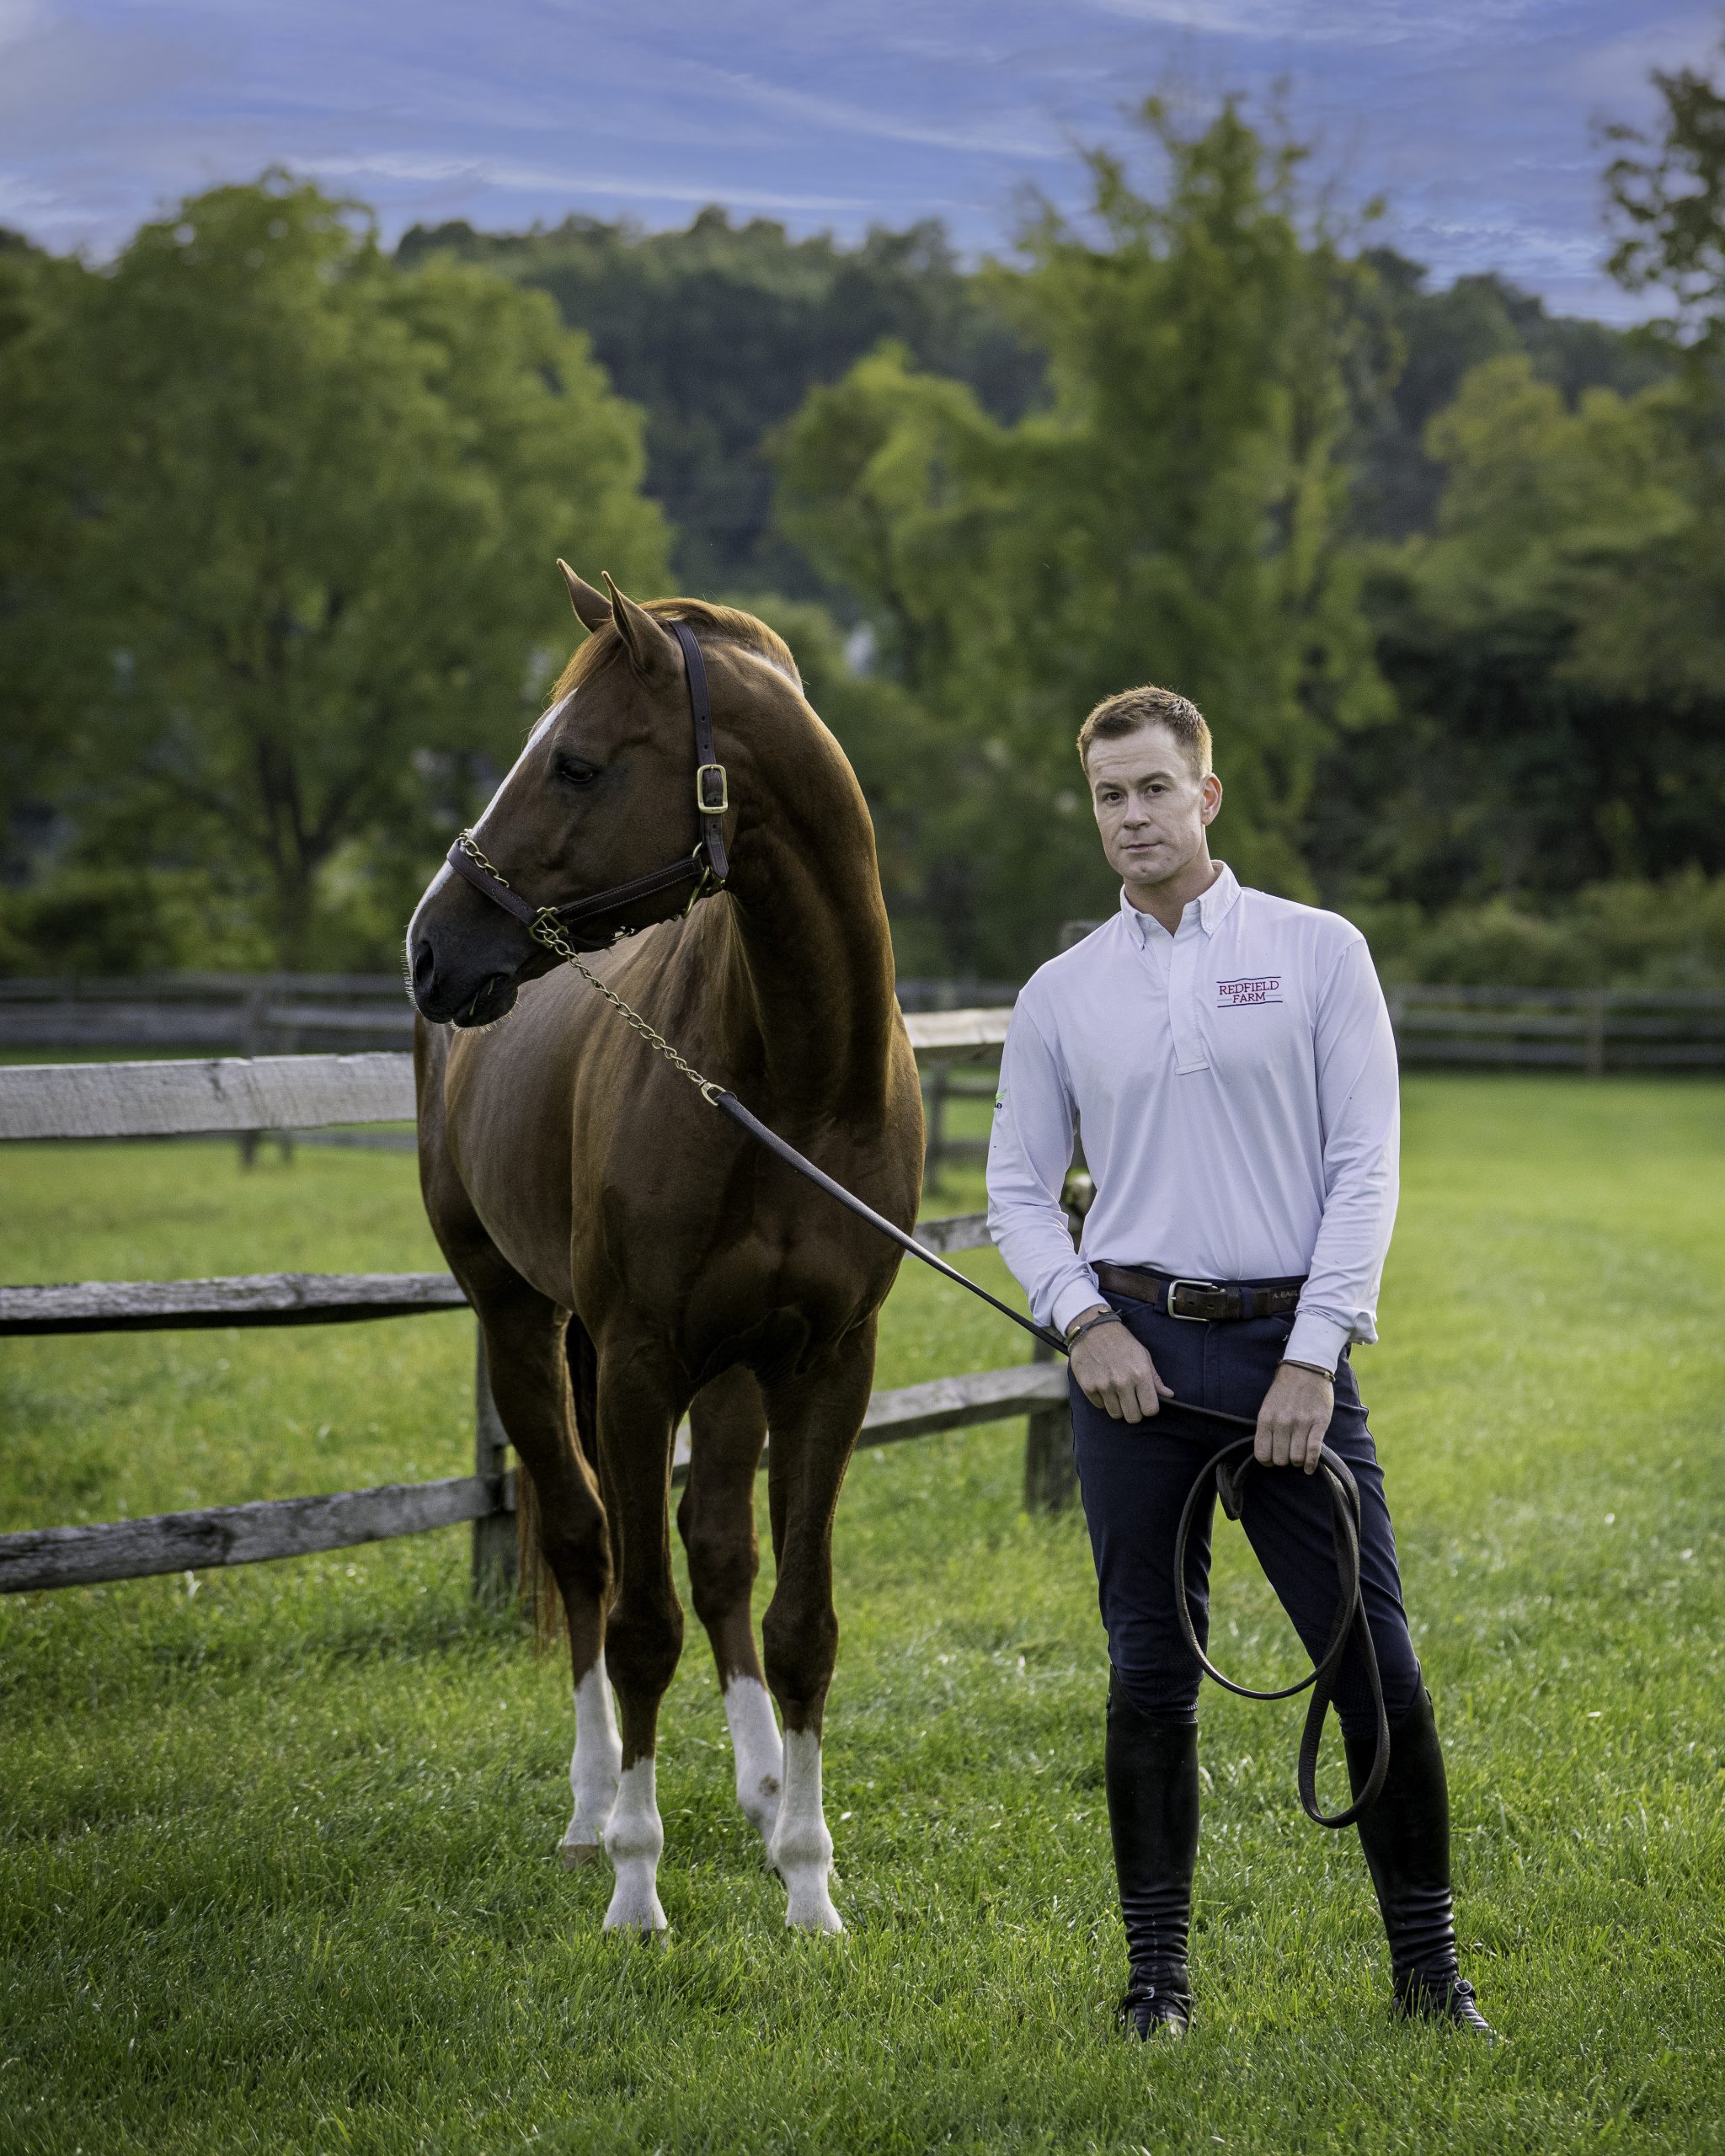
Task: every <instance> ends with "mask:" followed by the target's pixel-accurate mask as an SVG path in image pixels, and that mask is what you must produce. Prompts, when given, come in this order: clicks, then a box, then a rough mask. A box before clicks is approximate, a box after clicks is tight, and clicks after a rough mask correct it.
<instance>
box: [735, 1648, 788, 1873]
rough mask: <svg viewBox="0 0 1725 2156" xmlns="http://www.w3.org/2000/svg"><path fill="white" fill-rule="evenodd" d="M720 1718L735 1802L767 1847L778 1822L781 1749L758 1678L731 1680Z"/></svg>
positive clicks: (769, 1700) (766, 1695)
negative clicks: (732, 1766) (733, 1760)
mask: <svg viewBox="0 0 1725 2156" xmlns="http://www.w3.org/2000/svg"><path fill="white" fill-rule="evenodd" d="M724 1718H725V1720H726V1721H728V1722H729V1724H730V1732H731V1748H732V1749H733V1751H734V1752H735V1753H736V1755H737V1801H738V1803H739V1804H740V1805H741V1806H742V1807H743V1810H744V1812H745V1814H746V1815H747V1817H748V1820H749V1823H750V1826H751V1827H753V1828H755V1830H756V1833H758V1834H759V1835H760V1837H761V1840H762V1841H763V1842H765V1843H766V1844H767V1846H768V1847H769V1848H771V1847H772V1830H773V1828H774V1827H775V1826H776V1825H777V1821H778V1806H779V1791H780V1789H781V1787H782V1785H783V1781H784V1771H785V1759H784V1747H783V1745H782V1743H781V1742H780V1741H779V1733H778V1722H777V1719H776V1717H775V1716H774V1714H773V1711H772V1696H771V1694H769V1693H768V1691H767V1689H766V1686H765V1685H764V1684H762V1683H761V1679H760V1678H758V1677H733V1678H730V1679H729V1682H728V1683H727V1684H726V1685H725V1688H724Z"/></svg>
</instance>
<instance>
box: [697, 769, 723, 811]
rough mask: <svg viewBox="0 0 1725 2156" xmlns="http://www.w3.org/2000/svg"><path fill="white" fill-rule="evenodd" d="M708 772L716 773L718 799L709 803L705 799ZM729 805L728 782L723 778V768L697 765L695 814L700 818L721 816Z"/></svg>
mask: <svg viewBox="0 0 1725 2156" xmlns="http://www.w3.org/2000/svg"><path fill="white" fill-rule="evenodd" d="M709 771H716V772H717V773H718V800H717V801H709V800H708V798H707V795H708V785H707V775H708V772H709ZM730 805H731V789H730V781H729V779H728V778H727V777H726V776H725V769H724V765H723V764H697V765H696V766H695V808H696V810H697V813H698V814H701V815H702V816H722V815H724V813H725V811H726V810H727V809H729V807H730Z"/></svg>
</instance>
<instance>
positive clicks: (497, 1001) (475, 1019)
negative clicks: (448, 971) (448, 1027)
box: [455, 974, 517, 1027]
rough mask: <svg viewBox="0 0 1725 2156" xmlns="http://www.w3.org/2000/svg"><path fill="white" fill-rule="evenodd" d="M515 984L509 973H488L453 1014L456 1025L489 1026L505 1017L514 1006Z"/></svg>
mask: <svg viewBox="0 0 1725 2156" xmlns="http://www.w3.org/2000/svg"><path fill="white" fill-rule="evenodd" d="M516 993H517V990H516V985H515V978H514V976H513V975H512V974H487V975H486V977H485V979H483V980H482V981H481V982H480V984H479V985H478V988H477V989H476V990H474V991H473V1000H472V1001H471V1002H469V1003H468V1004H467V1006H466V1008H465V1009H464V1010H461V1011H457V1012H456V1014H455V1022H456V1024H457V1026H464V1027H465V1026H489V1025H492V1024H494V1022H495V1021H496V1020H498V1019H499V1018H503V1017H507V1016H508V1015H509V1013H510V1011H513V1010H514V1009H515V995H516Z"/></svg>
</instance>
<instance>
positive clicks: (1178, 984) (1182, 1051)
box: [1168, 905, 1210, 1075]
mask: <svg viewBox="0 0 1725 2156" xmlns="http://www.w3.org/2000/svg"><path fill="white" fill-rule="evenodd" d="M1203 975H1204V931H1203V929H1202V927H1201V926H1199V917H1198V909H1197V907H1196V906H1195V905H1194V906H1193V907H1192V908H1191V909H1190V910H1188V912H1187V914H1186V915H1185V916H1184V917H1183V920H1182V921H1181V923H1180V926H1179V930H1178V933H1177V934H1176V936H1175V937H1174V947H1173V949H1172V951H1171V952H1170V953H1169V954H1168V1031H1169V1033H1171V1034H1172V1037H1173V1042H1174V1070H1175V1071H1176V1073H1177V1075H1184V1074H1185V1073H1187V1072H1188V1071H1193V1070H1209V1068H1210V1057H1209V1056H1208V1054H1206V1053H1205V1051H1204V1033H1203V1028H1202V1027H1201V1026H1200V1024H1199V1013H1198V996H1199V985H1200V984H1201V982H1202V979H1203Z"/></svg>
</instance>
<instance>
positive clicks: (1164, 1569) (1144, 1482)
mask: <svg viewBox="0 0 1725 2156" xmlns="http://www.w3.org/2000/svg"><path fill="white" fill-rule="evenodd" d="M1108 1300H1109V1302H1110V1303H1112V1304H1113V1305H1114V1308H1115V1309H1116V1310H1119V1313H1120V1315H1122V1316H1123V1317H1124V1319H1125V1321H1126V1323H1127V1324H1128V1326H1130V1328H1131V1330H1132V1331H1133V1332H1134V1334H1135V1336H1136V1337H1138V1339H1140V1341H1142V1342H1143V1343H1144V1345H1145V1346H1146V1348H1148V1349H1149V1350H1150V1353H1151V1359H1152V1360H1153V1361H1154V1362H1155V1364H1156V1369H1157V1371H1158V1373H1159V1374H1160V1375H1161V1377H1162V1380H1163V1382H1164V1383H1165V1384H1167V1385H1172V1387H1173V1389H1174V1390H1175V1392H1176V1393H1177V1394H1178V1396H1179V1397H1180V1398H1181V1399H1182V1400H1189V1401H1192V1403H1193V1404H1194V1406H1200V1407H1215V1408H1220V1410H1222V1412H1224V1413H1226V1414H1230V1415H1245V1416H1255V1415H1256V1414H1257V1413H1258V1407H1259V1405H1260V1403H1261V1402H1262V1401H1263V1396H1264V1395H1265V1394H1266V1393H1267V1392H1268V1390H1269V1389H1270V1384H1271V1381H1272V1380H1273V1379H1274V1376H1275V1374H1276V1367H1277V1365H1278V1364H1279V1362H1280V1360H1281V1358H1282V1352H1283V1350H1284V1348H1285V1347H1286V1345H1287V1341H1288V1335H1289V1332H1290V1330H1291V1328H1292V1325H1293V1321H1292V1319H1291V1318H1288V1317H1268V1318H1247V1319H1242V1320H1240V1321H1236V1322H1235V1323H1232V1324H1228V1323H1223V1324H1216V1325H1200V1324H1194V1323H1192V1322H1190V1321H1187V1320H1184V1319H1181V1318H1171V1317H1166V1316H1163V1315H1161V1314H1160V1313H1158V1312H1157V1311H1156V1310H1152V1309H1151V1307H1150V1305H1148V1304H1146V1303H1135V1302H1130V1301H1128V1300H1127V1299H1125V1298H1124V1296H1115V1295H1111V1296H1109V1298H1108ZM1071 1396H1072V1449H1073V1452H1074V1454H1075V1456H1076V1460H1077V1463H1078V1480H1079V1485H1080V1487H1081V1491H1082V1493H1083V1498H1084V1516H1085V1518H1086V1519H1087V1521H1088V1523H1089V1526H1090V1541H1091V1547H1092V1550H1094V1551H1095V1553H1096V1577H1097V1593H1098V1596H1099V1598H1100V1600H1101V1604H1102V1621H1103V1627H1104V1629H1105V1630H1106V1631H1107V1633H1108V1659H1109V1661H1110V1662H1112V1663H1113V1664H1114V1672H1115V1679H1114V1681H1115V1682H1116V1684H1119V1686H1120V1688H1121V1689H1122V1690H1123V1691H1124V1693H1125V1694H1126V1696H1127V1697H1128V1698H1129V1699H1130V1700H1131V1702H1132V1704H1133V1705H1135V1707H1137V1708H1138V1709H1139V1710H1140V1712H1141V1713H1144V1714H1146V1715H1151V1716H1156V1718H1158V1719H1159V1720H1162V1721H1184V1722H1190V1721H1195V1720H1196V1719H1197V1715H1198V1689H1199V1682H1200V1680H1201V1676H1202V1673H1201V1672H1200V1670H1199V1667H1198V1663H1197V1662H1196V1661H1195V1659H1194V1656H1193V1653H1192V1650H1191V1648H1190V1647H1189V1646H1188V1645H1187V1643H1186V1638H1185V1636H1184V1634H1183V1632H1182V1630H1181V1629H1180V1620H1179V1618H1178V1615H1177V1614H1176V1611H1175V1602H1174V1592H1175V1591H1174V1571H1173V1566H1174V1535H1175V1531H1176V1529H1178V1526H1179V1524H1180V1511H1181V1508H1182V1507H1183V1505H1184V1503H1185V1502H1186V1495H1187V1492H1188V1490H1189V1489H1190V1488H1191V1486H1192V1484H1193V1482H1194V1480H1195V1479H1196V1477H1197V1476H1198V1474H1199V1470H1200V1469H1201V1468H1202V1467H1203V1465H1204V1462H1205V1460H1208V1459H1209V1458H1210V1456H1211V1454H1214V1453H1216V1452H1219V1451H1220V1449H1221V1448H1222V1446H1223V1445H1224V1444H1226V1443H1228V1441H1229V1435H1230V1433H1228V1432H1227V1430H1226V1428H1222V1427H1220V1426H1218V1425H1217V1424H1215V1423H1214V1422H1199V1421H1198V1420H1197V1418H1196V1417H1193V1416H1189V1415H1182V1414H1181V1413H1180V1412H1178V1410H1177V1409H1174V1408H1171V1407H1168V1406H1163V1408H1162V1412H1161V1413H1160V1414H1158V1415H1156V1416H1154V1417H1151V1419H1150V1420H1149V1421H1147V1422H1116V1421H1115V1420H1114V1417H1112V1416H1111V1415H1108V1414H1105V1413H1104V1412H1103V1410H1102V1409H1101V1408H1099V1407H1092V1406H1091V1404H1090V1402H1089V1401H1087V1399H1086V1398H1085V1397H1084V1395H1083V1394H1082V1393H1081V1391H1080V1390H1078V1387H1077V1386H1076V1385H1073V1386H1072V1387H1071ZM1325 1443H1326V1444H1327V1445H1328V1446H1329V1448H1330V1449H1331V1450H1332V1452H1333V1453H1335V1454H1337V1455H1338V1457H1339V1458H1341V1459H1342V1460H1345V1461H1346V1462H1347V1463H1348V1466H1349V1467H1350V1468H1352V1470H1354V1480H1355V1481H1357V1482H1358V1483H1359V1500H1360V1511H1361V1521H1360V1543H1359V1574H1360V1592H1361V1595H1362V1598H1363V1599H1364V1602H1365V1614H1366V1622H1367V1624H1368V1625H1369V1626H1370V1630H1371V1637H1372V1645H1373V1646H1375V1648H1376V1650H1377V1657H1378V1668H1379V1670H1380V1672H1381V1675H1382V1678H1383V1687H1384V1704H1385V1706H1386V1709H1387V1710H1388V1712H1389V1716H1390V1719H1391V1721H1392V1722H1395V1721H1400V1719H1401V1718H1402V1716H1403V1715H1405V1714H1406V1713H1407V1710H1408V1709H1409V1708H1410V1707H1412V1705H1413V1702H1414V1700H1415V1699H1416V1698H1417V1696H1418V1687H1419V1663H1418V1661H1417V1660H1416V1658H1415V1656H1414V1652H1413V1641H1412V1640H1411V1639H1410V1638H1409V1637H1408V1633H1407V1614H1406V1613H1405V1612H1404V1611H1403V1609H1402V1582H1401V1579H1400V1577H1399V1575H1398V1573H1397V1569H1396V1539H1395V1536H1394V1534H1393V1533H1392V1532H1391V1527H1390V1514H1389V1508H1388V1507H1387V1506H1386V1504H1385V1502H1384V1476H1383V1470H1382V1469H1381V1467H1380V1466H1379V1465H1378V1456H1377V1448H1376V1447H1375V1445H1374V1444H1373V1443H1372V1437H1371V1432H1370V1430H1369V1429H1368V1428H1367V1427H1366V1420H1365V1408H1364V1406H1362V1405H1361V1403H1360V1398H1359V1386H1358V1385H1357V1384H1356V1383H1355V1382H1354V1372H1353V1369H1351V1367H1350V1366H1349V1364H1348V1359H1347V1358H1346V1357H1345V1356H1344V1357H1343V1360H1342V1363H1341V1364H1340V1366H1339V1368H1338V1369H1337V1372H1336V1412H1335V1415H1334V1417H1333V1419H1332V1422H1331V1423H1330V1428H1329V1433H1328V1435H1327V1438H1326V1439H1325ZM1214 1509H1215V1499H1214V1496H1213V1495H1212V1496H1211V1497H1210V1499H1209V1501H1207V1502H1205V1503H1204V1504H1203V1505H1201V1506H1200V1508H1199V1513H1198V1517H1197V1518H1196V1519H1195V1520H1194V1524H1193V1529H1192V1540H1191V1542H1190V1545H1188V1550H1187V1562H1186V1577H1187V1582H1188V1588H1189V1591H1190V1594H1191V1599H1192V1612H1193V1617H1194V1622H1195V1625H1196V1628H1197V1632H1198V1636H1199V1639H1200V1640H1202V1641H1204V1644H1205V1647H1206V1651H1207V1650H1208V1646H1209V1639H1210V1584H1209V1582H1210V1522H1211V1516H1212V1513H1213V1512H1214ZM1240 1524H1241V1525H1242V1527H1243V1528H1244V1529H1245V1530H1246V1534H1247V1540H1249V1541H1250V1543H1251V1545H1252V1550H1254V1552H1255V1553H1256V1555H1257V1557H1258V1562H1259V1564H1261V1565H1262V1566H1263V1569H1264V1573H1265V1576H1266V1577H1268V1581H1269V1582H1270V1585H1271V1586H1272V1587H1273V1588H1274V1589H1275V1591H1276V1593H1277V1595H1278V1597H1279V1598H1280V1601H1281V1604H1282V1607H1283V1608H1284V1609H1285V1610H1286V1611H1287V1613H1288V1615H1289V1617H1290V1620H1292V1622H1293V1625H1294V1629H1295V1631H1297V1632H1298V1633H1299V1635H1300V1639H1301V1641H1303V1642H1304V1643H1305V1646H1306V1651H1307V1652H1308V1653H1309V1654H1311V1657H1313V1659H1314V1660H1316V1658H1317V1657H1318V1656H1319V1655H1321V1654H1322V1652H1323V1650H1324V1648H1325V1646H1327V1644H1328V1641H1329V1636H1330V1630H1331V1627H1332V1625H1333V1624H1334V1622H1335V1614H1336V1602H1337V1598H1338V1593H1339V1589H1338V1583H1337V1578H1336V1555H1335V1547H1334V1544H1333V1542H1332V1536H1331V1525H1330V1500H1329V1495H1328V1491H1327V1486H1326V1485H1325V1484H1324V1482H1323V1481H1322V1479H1321V1478H1320V1477H1319V1476H1315V1475H1307V1474H1306V1472H1305V1471H1304V1470H1303V1469H1300V1468H1297V1467H1253V1468H1252V1470H1250V1472H1249V1473H1248V1474H1247V1477H1246V1481H1245V1506H1244V1510H1243V1511H1242V1515H1241V1522H1240ZM1336 1711H1337V1714H1338V1717H1339V1718H1340V1721H1341V1724H1342V1726H1343V1729H1344V1730H1345V1731H1346V1732H1348V1735H1349V1736H1369V1735H1370V1733H1371V1732H1372V1731H1373V1730H1374V1729H1375V1727H1376V1726H1377V1723H1376V1715H1375V1710H1374V1708H1373V1705H1372V1701H1371V1694H1370V1691H1369V1690H1368V1689H1367V1685H1366V1681H1365V1669H1364V1667H1363V1666H1362V1663H1361V1660H1360V1655H1359V1647H1358V1646H1357V1645H1355V1646H1350V1648H1349V1650H1348V1655H1347V1657H1346V1659H1345V1660H1344V1661H1343V1664H1342V1668H1341V1671H1340V1673H1339V1677H1338V1684H1337V1687H1336Z"/></svg>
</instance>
